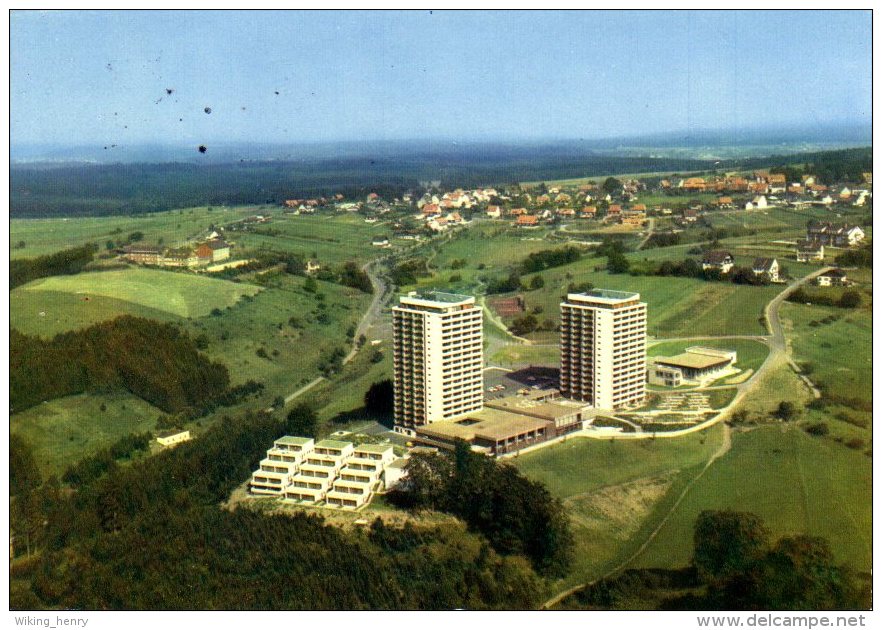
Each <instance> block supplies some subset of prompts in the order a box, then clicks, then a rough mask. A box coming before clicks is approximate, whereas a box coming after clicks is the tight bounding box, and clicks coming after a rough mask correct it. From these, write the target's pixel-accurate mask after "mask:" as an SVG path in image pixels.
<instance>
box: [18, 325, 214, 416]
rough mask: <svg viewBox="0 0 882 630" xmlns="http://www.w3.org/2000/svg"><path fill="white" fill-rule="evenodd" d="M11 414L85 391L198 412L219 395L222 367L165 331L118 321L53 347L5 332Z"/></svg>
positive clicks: (66, 336)
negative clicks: (118, 393) (114, 392)
mask: <svg viewBox="0 0 882 630" xmlns="http://www.w3.org/2000/svg"><path fill="white" fill-rule="evenodd" d="M9 341H10V344H9V352H10V377H9V387H10V403H11V405H12V408H13V409H14V410H15V411H21V410H23V409H27V408H28V407H32V406H34V405H37V404H39V403H41V402H43V401H44V400H52V399H54V398H60V397H62V396H70V395H72V394H80V393H83V392H95V391H107V390H125V391H129V392H131V393H132V394H134V395H136V396H138V397H139V398H143V399H144V400H146V401H147V402H149V403H150V404H152V405H154V406H156V407H159V408H160V409H162V410H163V411H166V412H170V413H173V412H180V411H183V410H185V409H188V408H202V407H203V406H205V405H207V404H210V403H212V402H213V401H215V400H216V399H217V398H218V397H219V396H221V395H223V394H224V393H225V392H226V390H227V386H228V385H229V382H230V378H229V374H228V372H227V368H226V367H225V366H224V365H223V364H221V363H217V362H213V361H210V360H209V359H208V358H207V357H206V356H205V355H203V354H202V353H200V352H199V350H198V349H197V348H196V345H195V343H194V342H193V340H192V339H191V338H190V337H189V336H188V335H187V334H186V333H184V332H182V331H181V330H180V329H178V328H177V327H175V326H173V325H171V324H163V323H159V322H156V321H153V320H149V319H144V318H140V317H132V316H128V315H126V316H122V317H118V318H116V319H114V320H112V321H108V322H102V323H99V324H95V325H94V326H90V327H89V328H85V329H82V330H78V331H73V332H67V333H63V334H60V335H57V336H56V337H55V338H54V339H52V340H51V341H46V340H43V339H40V338H38V337H31V336H28V335H23V334H21V333H19V332H18V331H16V330H10V340H9Z"/></svg>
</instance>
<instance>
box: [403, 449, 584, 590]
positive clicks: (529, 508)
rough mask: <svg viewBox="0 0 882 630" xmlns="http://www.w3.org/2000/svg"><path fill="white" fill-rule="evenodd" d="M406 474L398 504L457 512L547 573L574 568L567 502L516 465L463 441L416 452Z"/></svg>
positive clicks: (501, 548)
mask: <svg viewBox="0 0 882 630" xmlns="http://www.w3.org/2000/svg"><path fill="white" fill-rule="evenodd" d="M407 473H408V476H407V478H406V482H405V483H404V484H403V485H402V487H401V489H400V490H397V491H396V492H394V493H393V494H392V500H393V501H395V502H396V503H398V504H400V505H403V506H407V507H410V508H417V509H419V508H429V509H434V510H440V511H443V512H448V513H450V514H454V515H456V516H458V517H460V518H461V519H463V520H464V521H465V522H466V523H468V525H469V528H470V529H473V530H475V531H477V532H480V533H481V534H483V535H484V536H486V537H487V539H488V540H489V541H490V544H491V545H492V546H493V548H494V549H495V550H496V551H498V552H499V553H503V554H518V555H523V556H526V557H527V558H528V559H529V560H530V562H531V563H532V565H533V567H534V568H535V569H536V570H537V571H539V572H540V573H542V574H547V575H560V574H562V573H563V572H564V571H565V570H566V569H567V567H568V566H569V564H570V561H571V554H572V534H571V532H570V526H569V520H568V517H567V515H566V513H565V511H564V508H563V505H562V504H561V502H560V501H559V500H558V499H555V498H554V497H552V496H551V494H550V493H549V492H548V490H547V489H546V488H545V486H543V485H542V484H540V483H537V482H535V481H531V480H529V479H527V478H526V477H524V476H523V475H521V474H520V472H518V470H517V469H516V468H514V467H513V466H511V465H508V464H503V463H499V462H497V461H495V460H493V459H491V458H489V457H486V456H484V455H481V454H477V453H473V452H472V451H471V449H470V448H469V446H468V444H466V443H465V442H458V443H457V445H456V449H455V451H454V453H453V454H450V453H446V452H441V453H437V454H430V455H414V456H412V457H411V458H410V461H409V462H408V464H407Z"/></svg>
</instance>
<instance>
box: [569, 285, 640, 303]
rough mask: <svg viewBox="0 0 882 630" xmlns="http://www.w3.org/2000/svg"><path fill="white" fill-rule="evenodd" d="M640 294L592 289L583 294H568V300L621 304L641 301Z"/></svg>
mask: <svg viewBox="0 0 882 630" xmlns="http://www.w3.org/2000/svg"><path fill="white" fill-rule="evenodd" d="M639 299H640V294H639V293H633V292H631V291H615V290H613V289H591V290H590V291H584V292H582V293H568V294H567V300H569V301H572V302H599V303H601V304H619V303H621V302H632V301H634V300H639Z"/></svg>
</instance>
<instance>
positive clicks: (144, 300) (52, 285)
mask: <svg viewBox="0 0 882 630" xmlns="http://www.w3.org/2000/svg"><path fill="white" fill-rule="evenodd" d="M258 291H260V287H257V286H254V285H248V284H239V283H233V282H229V281H226V280H218V279H214V278H207V277H205V276H197V275H195V274H191V273H176V272H172V271H159V270H155V269H144V268H140V267H132V268H129V269H117V270H113V271H100V272H91V273H80V274H76V275H72V276H52V277H50V278H43V279H41V280H35V281H34V282H31V283H29V284H27V285H25V286H23V287H20V288H18V289H16V290H15V291H13V292H12V299H13V300H14V299H21V300H23V301H25V302H26V303H27V304H28V308H29V309H30V311H31V312H33V311H44V312H46V317H50V318H54V317H55V316H54V315H53V314H52V313H53V311H54V310H55V309H59V310H60V309H61V308H63V307H64V306H69V305H70V303H69V299H64V300H62V304H58V303H57V302H56V295H57V294H69V295H74V296H80V297H81V298H82V299H85V298H87V297H88V298H90V299H91V298H92V297H104V298H111V299H113V300H118V301H122V302H131V303H132V304H135V305H137V306H140V307H145V308H148V309H153V310H156V311H165V312H166V313H169V314H171V315H175V316H178V317H201V316H203V315H207V314H208V313H210V312H211V311H212V309H214V308H226V307H228V306H232V305H233V304H235V303H236V302H237V301H238V300H239V299H240V298H242V296H246V295H247V296H253V295H255V294H256V293H257V292H258ZM41 294H46V295H44V296H43V295H41ZM102 306H105V307H111V306H113V305H112V304H108V303H107V302H103V303H102ZM107 312H108V314H110V313H111V312H112V311H110V310H108V311H107ZM13 325H15V322H14V321H13Z"/></svg>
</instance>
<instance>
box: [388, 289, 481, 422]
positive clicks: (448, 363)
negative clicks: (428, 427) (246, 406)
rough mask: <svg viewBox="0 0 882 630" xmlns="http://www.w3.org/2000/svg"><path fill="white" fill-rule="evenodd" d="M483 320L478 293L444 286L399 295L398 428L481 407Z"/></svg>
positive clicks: (395, 324)
mask: <svg viewBox="0 0 882 630" xmlns="http://www.w3.org/2000/svg"><path fill="white" fill-rule="evenodd" d="M482 323H483V315H482V312H481V309H480V308H478V307H477V306H476V305H475V298H474V297H471V296H467V295H456V294H452V293H442V292H440V291H426V292H417V291H412V292H410V293H408V294H407V295H406V296H401V298H400V303H399V304H398V306H396V307H395V308H393V309H392V334H393V353H394V373H395V374H394V376H395V378H394V385H395V387H394V389H395V426H396V427H397V428H398V429H399V430H405V431H408V430H412V429H413V427H416V426H421V425H425V424H429V423H431V422H436V421H439V420H450V419H451V418H456V417H459V416H462V415H464V414H467V413H471V412H474V411H478V410H479V409H481V408H482V407H483V405H484V395H483V378H482V370H483V361H484V351H483V334H482Z"/></svg>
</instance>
